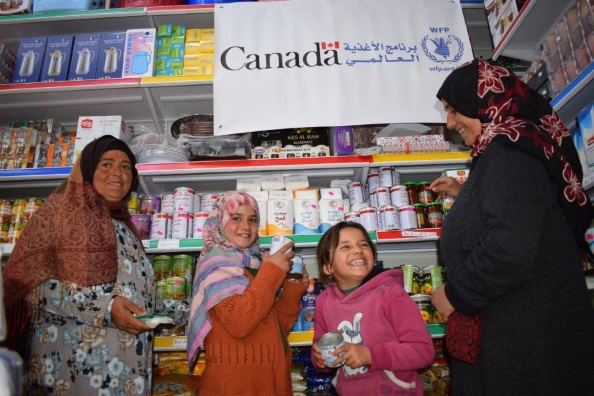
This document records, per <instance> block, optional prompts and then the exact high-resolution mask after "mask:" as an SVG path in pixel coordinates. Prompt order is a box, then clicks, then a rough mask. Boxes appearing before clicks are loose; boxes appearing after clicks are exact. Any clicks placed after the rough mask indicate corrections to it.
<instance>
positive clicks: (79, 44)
mask: <svg viewBox="0 0 594 396" xmlns="http://www.w3.org/2000/svg"><path fill="white" fill-rule="evenodd" d="M100 38H101V34H100V33H91V34H77V35H76V36H75V37H74V45H73V46H72V57H71V59H70V69H69V71H68V80H91V79H94V78H95V71H96V69H97V55H98V54H99V39H100Z"/></svg>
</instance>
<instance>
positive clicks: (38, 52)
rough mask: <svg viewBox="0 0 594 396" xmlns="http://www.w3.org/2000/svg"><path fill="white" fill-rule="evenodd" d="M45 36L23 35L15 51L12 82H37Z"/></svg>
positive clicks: (43, 51)
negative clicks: (15, 60) (15, 57)
mask: <svg viewBox="0 0 594 396" xmlns="http://www.w3.org/2000/svg"><path fill="white" fill-rule="evenodd" d="M46 42H47V37H23V38H22V39H21V42H20V44H19V50H18V51H17V53H18V55H17V62H16V66H15V69H14V73H13V74H12V82H13V83H16V84H19V83H31V82H38V81H39V77H40V75H41V65H42V63H43V55H44V53H45V44H46Z"/></svg>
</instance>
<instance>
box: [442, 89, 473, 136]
mask: <svg viewBox="0 0 594 396" xmlns="http://www.w3.org/2000/svg"><path fill="white" fill-rule="evenodd" d="M441 103H442V104H443V109H444V110H445V111H446V113H447V121H446V126H447V127H448V129H455V130H456V131H458V133H459V134H460V136H462V140H464V144H466V145H467V146H472V145H473V144H474V141H475V140H476V138H477V137H478V136H479V135H480V134H481V120H479V119H478V118H470V117H466V116H465V115H462V114H460V113H458V112H457V111H456V109H454V108H453V107H452V106H450V105H449V103H448V102H446V101H445V100H443V99H442V100H441Z"/></svg>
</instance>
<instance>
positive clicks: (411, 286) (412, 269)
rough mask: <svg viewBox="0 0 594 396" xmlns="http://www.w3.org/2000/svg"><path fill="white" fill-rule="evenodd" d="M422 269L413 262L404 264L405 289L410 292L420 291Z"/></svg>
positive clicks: (416, 292)
mask: <svg viewBox="0 0 594 396" xmlns="http://www.w3.org/2000/svg"><path fill="white" fill-rule="evenodd" d="M420 272H421V269H420V268H419V267H416V266H414V265H411V264H403V265H402V276H403V278H404V291H405V292H407V293H408V294H418V293H419V274H420Z"/></svg>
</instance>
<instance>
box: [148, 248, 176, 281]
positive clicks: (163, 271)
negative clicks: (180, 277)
mask: <svg viewBox="0 0 594 396" xmlns="http://www.w3.org/2000/svg"><path fill="white" fill-rule="evenodd" d="M172 265H173V257H171V256H169V255H166V254H161V255H157V256H155V257H154V258H153V270H154V271H155V278H157V281H161V280H165V279H167V278H169V277H170V276H171V267H172Z"/></svg>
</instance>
